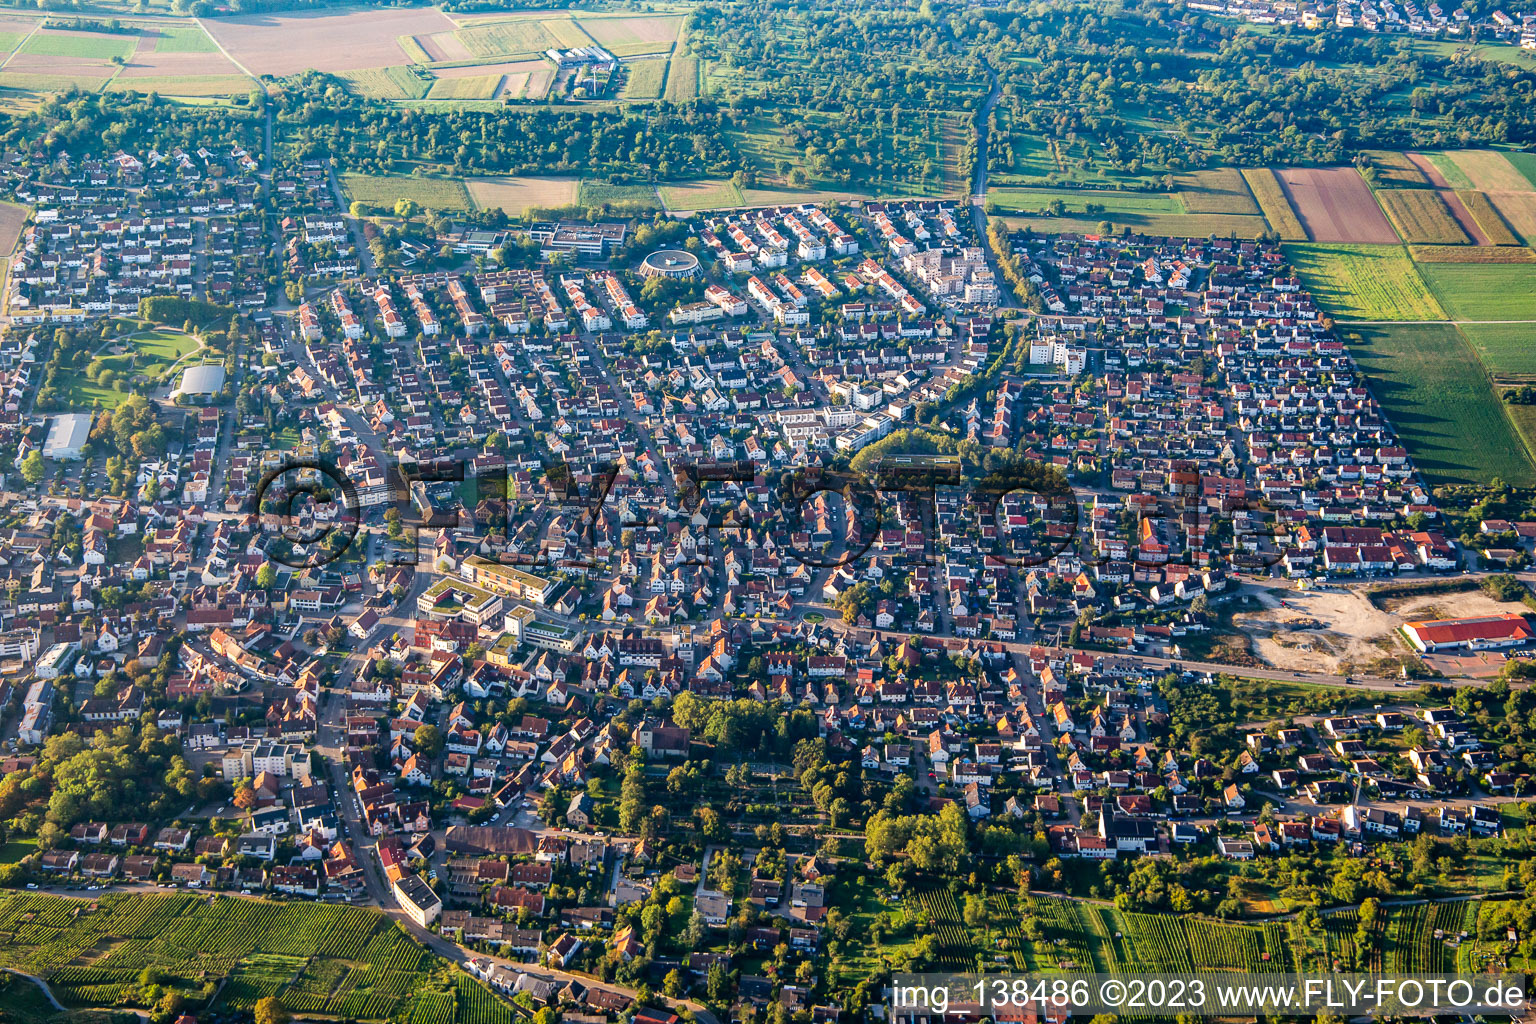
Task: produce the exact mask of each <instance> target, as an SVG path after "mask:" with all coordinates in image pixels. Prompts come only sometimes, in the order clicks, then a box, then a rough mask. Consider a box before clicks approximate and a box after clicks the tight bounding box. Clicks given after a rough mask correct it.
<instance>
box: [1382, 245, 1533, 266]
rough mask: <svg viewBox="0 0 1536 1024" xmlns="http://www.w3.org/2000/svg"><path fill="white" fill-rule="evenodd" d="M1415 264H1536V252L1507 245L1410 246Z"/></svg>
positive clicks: (1410, 253) (1409, 250)
mask: <svg viewBox="0 0 1536 1024" xmlns="http://www.w3.org/2000/svg"><path fill="white" fill-rule="evenodd" d="M1408 253H1409V255H1411V256H1412V257H1413V261H1414V262H1415V263H1484V264H1499V263H1536V252H1533V251H1531V250H1530V249H1526V248H1522V247H1520V246H1513V245H1505V246H1491V245H1477V246H1472V245H1410V246H1409V247H1408Z"/></svg>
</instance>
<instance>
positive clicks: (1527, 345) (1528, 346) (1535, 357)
mask: <svg viewBox="0 0 1536 1024" xmlns="http://www.w3.org/2000/svg"><path fill="white" fill-rule="evenodd" d="M1461 333H1462V334H1464V335H1466V338H1467V341H1469V342H1471V343H1472V347H1473V348H1474V349H1475V350H1476V351H1477V354H1478V357H1479V358H1481V359H1482V361H1483V366H1485V367H1487V369H1488V372H1489V373H1491V374H1494V375H1495V376H1500V375H1505V374H1521V375H1524V374H1529V375H1532V376H1536V324H1463V325H1462V326H1461Z"/></svg>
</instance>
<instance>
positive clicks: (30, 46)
mask: <svg viewBox="0 0 1536 1024" xmlns="http://www.w3.org/2000/svg"><path fill="white" fill-rule="evenodd" d="M136 45H138V38H137V37H136V36H120V35H93V34H90V33H86V32H67V33H66V32H52V31H49V30H46V29H44V30H41V31H38V32H34V33H32V38H30V39H28V40H27V41H26V43H25V45H23V46H22V48H21V52H22V53H32V54H36V55H38V56H40V57H76V58H82V59H85V60H111V59H112V58H113V57H122V58H123V59H124V60H126V59H128V57H129V56H130V55H132V53H133V50H134V47H135V46H136Z"/></svg>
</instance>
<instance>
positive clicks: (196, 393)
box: [171, 363, 224, 402]
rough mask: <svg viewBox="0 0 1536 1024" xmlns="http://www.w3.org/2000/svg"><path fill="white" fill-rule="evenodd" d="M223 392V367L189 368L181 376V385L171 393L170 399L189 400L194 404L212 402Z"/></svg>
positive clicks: (211, 364) (208, 364)
mask: <svg viewBox="0 0 1536 1024" xmlns="http://www.w3.org/2000/svg"><path fill="white" fill-rule="evenodd" d="M223 390H224V367H223V366H221V365H220V364H218V363H204V364H202V365H201V366H189V367H187V369H186V371H185V372H183V373H182V375H181V383H180V384H177V385H176V390H175V391H172V392H171V398H172V399H177V398H190V399H192V400H193V401H195V402H208V401H213V400H215V399H217V398H218V397H219V394H220V393H221V392H222V391H223Z"/></svg>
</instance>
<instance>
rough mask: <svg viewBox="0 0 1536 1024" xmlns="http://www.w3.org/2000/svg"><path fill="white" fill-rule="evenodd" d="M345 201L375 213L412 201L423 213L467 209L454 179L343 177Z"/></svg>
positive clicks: (461, 185) (460, 184)
mask: <svg viewBox="0 0 1536 1024" xmlns="http://www.w3.org/2000/svg"><path fill="white" fill-rule="evenodd" d="M341 187H342V189H343V191H345V192H346V194H347V197H348V198H349V199H352V200H357V201H360V202H363V203H367V204H368V205H369V206H373V207H377V208H379V209H384V210H387V209H391V208H393V207H394V205H395V201H396V200H398V199H412V200H415V202H416V205H417V206H419V207H421V208H422V209H423V210H467V209H470V201H469V193H468V192H467V191H466V190H465V188H464V183H463V182H462V181H460V180H458V179H457V178H416V177H412V176H410V175H407V174H343V175H342V176H341Z"/></svg>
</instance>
